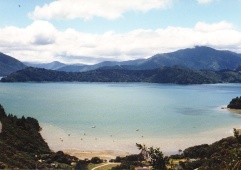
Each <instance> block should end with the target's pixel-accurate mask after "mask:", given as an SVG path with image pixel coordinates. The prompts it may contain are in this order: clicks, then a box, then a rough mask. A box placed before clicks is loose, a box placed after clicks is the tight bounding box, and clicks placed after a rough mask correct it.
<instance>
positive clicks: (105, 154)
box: [64, 149, 130, 160]
mask: <svg viewBox="0 0 241 170" xmlns="http://www.w3.org/2000/svg"><path fill="white" fill-rule="evenodd" d="M64 153H67V154H69V155H71V156H75V157H77V158H79V159H82V160H83V159H91V158H93V157H96V156H97V157H99V158H101V159H103V160H110V159H114V158H116V157H117V156H126V155H129V154H130V153H128V152H120V151H111V150H104V151H80V150H72V149H69V150H64Z"/></svg>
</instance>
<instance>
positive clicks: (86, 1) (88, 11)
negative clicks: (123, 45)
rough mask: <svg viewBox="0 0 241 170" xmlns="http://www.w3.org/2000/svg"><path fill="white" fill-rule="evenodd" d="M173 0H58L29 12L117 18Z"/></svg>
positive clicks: (37, 15) (41, 15) (44, 15)
mask: <svg viewBox="0 0 241 170" xmlns="http://www.w3.org/2000/svg"><path fill="white" fill-rule="evenodd" d="M172 1H173V0H131V1H130V0H58V1H54V2H51V3H50V4H45V5H44V6H42V7H40V6H37V7H36V8H35V10H34V11H33V12H32V13H30V14H29V16H30V17H32V18H35V19H53V18H55V19H74V18H83V19H85V20H88V19H91V18H92V17H95V16H97V17H103V18H107V19H116V18H119V17H121V16H122V14H123V13H125V12H127V11H142V12H146V11H149V10H151V9H159V8H165V7H167V6H169V5H170V4H171V3H172Z"/></svg>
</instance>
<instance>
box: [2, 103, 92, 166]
mask: <svg viewBox="0 0 241 170" xmlns="http://www.w3.org/2000/svg"><path fill="white" fill-rule="evenodd" d="M0 121H1V123H2V132H1V133H0V152H1V154H0V169H4V168H7V169H14V168H20V169H35V168H38V169H48V168H51V169H53V168H71V167H75V168H77V169H86V167H87V163H88V162H86V161H81V160H79V159H78V158H76V157H74V156H70V155H67V154H64V153H63V152H62V151H59V152H56V153H54V152H51V151H50V149H49V147H48V144H47V143H46V142H45V141H44V140H43V138H42V136H41V135H40V133H39V131H40V129H41V128H40V126H39V123H38V121H37V120H36V119H34V118H30V117H27V118H25V117H24V116H23V117H22V118H17V117H16V116H13V115H12V114H9V115H7V114H6V113H5V110H4V108H3V107H2V106H1V105H0ZM73 162H74V164H73Z"/></svg>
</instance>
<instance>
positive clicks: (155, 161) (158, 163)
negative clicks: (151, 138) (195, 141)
mask: <svg viewBox="0 0 241 170" xmlns="http://www.w3.org/2000/svg"><path fill="white" fill-rule="evenodd" d="M148 155H149V157H150V164H151V166H152V168H153V169H155V170H165V169H167V168H166V164H167V163H168V157H166V156H165V157H164V155H163V153H162V152H161V151H160V148H153V147H150V148H148Z"/></svg>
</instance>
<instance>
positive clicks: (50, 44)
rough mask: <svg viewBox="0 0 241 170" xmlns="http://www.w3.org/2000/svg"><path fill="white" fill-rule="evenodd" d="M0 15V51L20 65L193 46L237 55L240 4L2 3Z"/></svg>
mask: <svg viewBox="0 0 241 170" xmlns="http://www.w3.org/2000/svg"><path fill="white" fill-rule="evenodd" d="M19 5H20V7H19ZM0 11H1V15H0V20H1V22H0V51H1V52H3V53H6V54H8V55H11V56H13V57H15V58H17V59H19V60H21V61H32V62H51V61H55V60H58V61H61V62H65V63H86V64H92V63H97V62H101V61H104V60H118V61H120V60H131V59H137V58H148V57H151V56H152V55H154V54H156V53H164V52H171V51H175V50H178V49H182V48H192V47H194V46H196V45H206V46H211V47H213V48H216V49H221V50H231V51H234V52H237V53H241V17H240V16H241V0H132V1H129V0H58V1H51V0H11V1H3V0H2V1H0Z"/></svg>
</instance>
